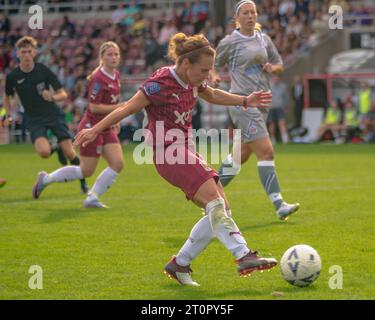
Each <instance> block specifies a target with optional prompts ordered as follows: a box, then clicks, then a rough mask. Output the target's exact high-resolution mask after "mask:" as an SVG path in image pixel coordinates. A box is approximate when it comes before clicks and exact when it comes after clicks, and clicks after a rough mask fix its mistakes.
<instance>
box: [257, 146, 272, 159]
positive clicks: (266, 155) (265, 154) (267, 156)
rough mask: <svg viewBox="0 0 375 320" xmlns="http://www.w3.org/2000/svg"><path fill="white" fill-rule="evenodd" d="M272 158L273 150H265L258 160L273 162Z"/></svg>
mask: <svg viewBox="0 0 375 320" xmlns="http://www.w3.org/2000/svg"><path fill="white" fill-rule="evenodd" d="M273 158H274V153H273V148H267V149H265V150H263V152H262V153H261V155H260V159H258V160H273Z"/></svg>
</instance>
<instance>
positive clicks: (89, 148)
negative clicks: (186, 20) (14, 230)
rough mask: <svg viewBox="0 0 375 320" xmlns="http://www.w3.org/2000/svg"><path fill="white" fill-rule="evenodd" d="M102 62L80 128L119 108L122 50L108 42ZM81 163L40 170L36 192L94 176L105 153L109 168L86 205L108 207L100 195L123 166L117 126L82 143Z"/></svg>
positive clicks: (91, 81)
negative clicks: (52, 184) (87, 142)
mask: <svg viewBox="0 0 375 320" xmlns="http://www.w3.org/2000/svg"><path fill="white" fill-rule="evenodd" d="M99 57H100V64H99V66H98V67H97V68H96V69H95V70H94V71H93V72H92V73H91V75H90V76H89V77H88V80H89V83H88V100H89V106H88V108H87V110H86V112H85V114H84V116H83V118H82V120H81V122H80V124H79V126H78V131H81V130H83V129H85V128H91V127H93V126H94V125H95V124H96V123H98V122H100V120H102V119H103V118H104V117H105V116H106V115H107V114H108V113H110V112H111V111H113V110H115V108H116V107H117V105H116V104H117V103H118V100H119V97H120V74H119V72H118V71H117V70H116V68H117V66H118V64H119V62H120V50H119V47H118V46H117V44H116V43H114V42H111V41H108V42H105V43H103V44H102V45H101V47H100V49H99ZM80 153H81V164H80V166H66V167H63V168H61V169H58V170H56V171H54V172H52V173H51V174H47V173H46V172H40V173H39V176H38V179H37V181H36V183H35V185H34V190H35V193H36V194H37V195H38V197H39V195H40V193H41V192H42V191H43V189H44V188H45V187H46V186H48V185H49V184H51V183H53V182H67V181H72V180H76V179H82V177H90V176H91V175H92V174H93V173H94V172H95V169H96V167H97V165H98V162H99V158H100V156H101V155H102V156H103V158H104V159H105V160H106V162H107V163H108V167H107V168H106V169H104V170H103V171H102V173H101V174H100V175H99V176H98V178H97V179H96V181H95V184H94V186H93V187H92V189H91V190H90V191H89V193H88V196H87V198H86V200H85V201H84V206H85V207H87V208H105V207H106V206H105V205H104V204H102V203H101V202H100V201H99V196H100V195H101V194H103V193H104V192H106V191H107V189H108V188H109V187H110V186H111V185H112V184H113V183H114V181H115V179H116V177H117V175H118V174H119V173H120V171H121V170H122V168H123V155H122V149H121V145H120V141H119V139H118V137H117V133H116V132H115V129H114V128H113V127H110V128H108V129H106V130H103V132H101V133H100V134H99V135H98V136H97V137H96V139H95V140H94V141H92V142H91V143H90V144H87V145H85V146H81V148H80Z"/></svg>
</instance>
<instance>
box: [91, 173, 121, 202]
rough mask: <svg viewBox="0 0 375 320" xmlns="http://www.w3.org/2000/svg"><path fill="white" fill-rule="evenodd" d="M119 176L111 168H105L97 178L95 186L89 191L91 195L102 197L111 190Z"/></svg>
mask: <svg viewBox="0 0 375 320" xmlns="http://www.w3.org/2000/svg"><path fill="white" fill-rule="evenodd" d="M117 176H118V173H117V172H116V171H115V170H113V169H111V168H109V167H108V168H105V169H104V170H103V171H102V172H101V174H100V175H99V176H98V177H97V178H96V181H95V184H94V186H93V187H92V189H91V190H90V191H89V194H91V193H94V194H95V195H96V196H100V195H101V194H103V193H104V192H106V191H107V190H108V189H109V188H110V186H111V185H112V184H113V183H114V182H115V180H116V177H117Z"/></svg>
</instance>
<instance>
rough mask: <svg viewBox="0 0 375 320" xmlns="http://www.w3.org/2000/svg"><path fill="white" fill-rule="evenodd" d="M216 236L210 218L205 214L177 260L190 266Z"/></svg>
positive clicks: (182, 264)
mask: <svg viewBox="0 0 375 320" xmlns="http://www.w3.org/2000/svg"><path fill="white" fill-rule="evenodd" d="M214 237H215V235H214V233H213V232H212V228H211V223H210V219H209V217H208V216H207V215H205V216H204V217H203V218H202V219H200V220H199V221H198V222H197V223H196V224H195V226H194V227H193V229H192V230H191V233H190V236H189V239H187V240H186V242H185V244H184V245H183V246H182V248H181V249H180V252H179V253H178V255H177V257H176V262H177V264H178V265H180V266H184V267H185V266H188V265H189V264H190V263H191V261H193V260H194V259H195V258H196V257H197V256H198V255H199V254H200V253H201V252H202V251H203V250H204V249H205V248H206V247H207V246H208V245H209V243H210V242H211V240H212V239H213V238H214Z"/></svg>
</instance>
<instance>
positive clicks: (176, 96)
mask: <svg viewBox="0 0 375 320" xmlns="http://www.w3.org/2000/svg"><path fill="white" fill-rule="evenodd" d="M172 97H175V98H176V99H177V100H180V97H179V96H178V94H177V93H172Z"/></svg>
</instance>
